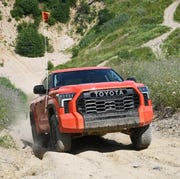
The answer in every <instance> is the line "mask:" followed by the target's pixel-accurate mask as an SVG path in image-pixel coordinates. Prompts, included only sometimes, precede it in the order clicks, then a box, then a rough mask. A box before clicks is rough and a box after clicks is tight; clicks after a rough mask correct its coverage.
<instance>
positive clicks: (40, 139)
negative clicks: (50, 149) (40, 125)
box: [31, 115, 49, 147]
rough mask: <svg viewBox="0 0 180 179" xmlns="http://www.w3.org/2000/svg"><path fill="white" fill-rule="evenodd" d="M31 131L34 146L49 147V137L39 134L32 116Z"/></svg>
mask: <svg viewBox="0 0 180 179" xmlns="http://www.w3.org/2000/svg"><path fill="white" fill-rule="evenodd" d="M31 131H32V137H33V141H34V144H35V145H38V146H39V147H47V144H48V140H49V136H48V135H45V134H38V133H37V130H36V125H35V122H34V118H33V116H32V115H31Z"/></svg>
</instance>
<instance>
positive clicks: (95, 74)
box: [53, 69, 123, 87]
mask: <svg viewBox="0 0 180 179" xmlns="http://www.w3.org/2000/svg"><path fill="white" fill-rule="evenodd" d="M113 81H118V82H121V81H123V79H122V78H121V77H120V76H119V75H118V74H117V73H116V72H115V71H114V70H112V69H93V70H78V71H69V72H61V73H56V74H54V77H53V84H54V87H60V86H66V85H76V84H84V83H101V82H113Z"/></svg>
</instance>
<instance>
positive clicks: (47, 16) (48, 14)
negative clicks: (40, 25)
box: [42, 11, 50, 22]
mask: <svg viewBox="0 0 180 179" xmlns="http://www.w3.org/2000/svg"><path fill="white" fill-rule="evenodd" d="M49 16H50V13H49V12H45V11H43V12H42V19H43V21H44V22H47V21H48V19H49Z"/></svg>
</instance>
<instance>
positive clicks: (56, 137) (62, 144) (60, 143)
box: [50, 115, 71, 152]
mask: <svg viewBox="0 0 180 179" xmlns="http://www.w3.org/2000/svg"><path fill="white" fill-rule="evenodd" d="M50 147H51V149H52V150H55V151H57V152H68V151H69V150H70V149H71V135H70V134H65V133H61V132H60V131H59V128H58V121H57V118H56V116H55V115H52V116H51V118H50Z"/></svg>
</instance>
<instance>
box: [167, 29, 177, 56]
mask: <svg viewBox="0 0 180 179" xmlns="http://www.w3.org/2000/svg"><path fill="white" fill-rule="evenodd" d="M179 42H180V28H177V29H176V30H175V31H173V32H172V33H171V34H170V35H169V37H168V38H167V39H166V40H165V41H164V45H163V51H164V53H165V54H166V56H167V57H168V56H178V57H180V50H179V49H180V43H179Z"/></svg>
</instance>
